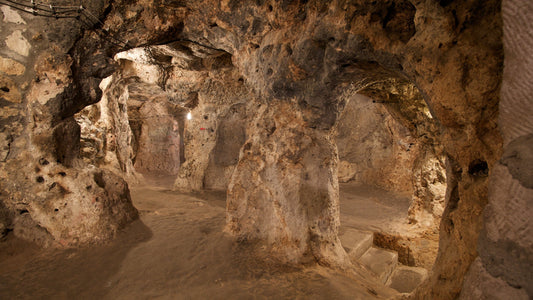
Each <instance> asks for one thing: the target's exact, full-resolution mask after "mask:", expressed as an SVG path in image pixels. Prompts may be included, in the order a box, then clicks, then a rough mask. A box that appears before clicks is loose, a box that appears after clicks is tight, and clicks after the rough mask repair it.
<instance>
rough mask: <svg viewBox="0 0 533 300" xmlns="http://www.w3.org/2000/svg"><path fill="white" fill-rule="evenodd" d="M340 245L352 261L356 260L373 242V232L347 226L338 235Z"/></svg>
mask: <svg viewBox="0 0 533 300" xmlns="http://www.w3.org/2000/svg"><path fill="white" fill-rule="evenodd" d="M339 238H340V240H341V243H342V246H343V247H344V250H346V253H348V255H349V256H350V259H351V260H352V261H355V260H358V259H359V257H361V255H363V254H364V253H365V252H366V251H367V250H368V249H370V247H372V243H373V234H372V232H368V231H361V230H357V229H353V228H347V229H346V230H345V231H344V232H342V235H340V236H339Z"/></svg>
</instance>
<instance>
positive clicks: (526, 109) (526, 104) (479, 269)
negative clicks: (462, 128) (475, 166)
mask: <svg viewBox="0 0 533 300" xmlns="http://www.w3.org/2000/svg"><path fill="white" fill-rule="evenodd" d="M502 16H503V33H504V36H503V43H504V51H505V60H504V70H503V80H502V88H501V101H500V105H499V106H500V114H499V117H498V124H499V126H500V131H501V133H502V137H503V155H502V157H501V158H500V160H499V161H498V162H497V163H496V164H495V166H494V168H493V171H492V173H491V174H490V176H489V182H490V183H489V184H490V187H489V196H488V205H487V206H486V208H485V209H484V212H483V229H482V231H481V233H480V237H479V240H478V249H479V253H478V254H479V257H478V258H477V259H476V260H475V263H474V264H472V266H471V267H470V270H469V271H468V274H467V277H466V279H465V283H464V287H463V292H462V294H461V296H462V298H463V299H468V298H470V297H472V295H475V296H476V297H478V298H490V297H494V296H495V295H497V297H501V299H504V298H507V299H511V298H512V299H531V297H533V284H532V283H533V277H532V272H531V269H532V268H533V250H532V249H533V225H532V222H531V220H532V219H533V208H532V207H533V184H532V183H533V173H532V170H533V168H532V167H533V166H532V160H533V156H532V153H533V138H532V137H533V123H532V120H531V115H532V113H533V105H532V104H533V102H532V99H531V96H530V95H531V93H532V92H533V84H532V81H531V80H532V74H531V68H532V67H533V58H532V56H531V54H530V51H531V49H532V47H533V25H532V24H533V4H532V3H531V2H530V1H503V3H502Z"/></svg>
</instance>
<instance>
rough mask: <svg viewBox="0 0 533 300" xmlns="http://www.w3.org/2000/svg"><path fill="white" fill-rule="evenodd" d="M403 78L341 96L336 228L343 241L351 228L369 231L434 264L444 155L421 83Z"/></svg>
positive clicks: (420, 262)
mask: <svg viewBox="0 0 533 300" xmlns="http://www.w3.org/2000/svg"><path fill="white" fill-rule="evenodd" d="M394 83H395V84H398V81H395V82H394ZM402 84H404V85H403V86H401V87H400V88H398V87H397V86H396V88H394V89H391V88H390V86H387V85H386V84H382V83H378V84H376V85H371V86H370V87H367V88H366V89H365V90H363V91H362V92H361V93H352V94H349V95H347V96H346V99H345V100H346V105H345V108H344V110H343V112H342V114H341V116H340V118H339V120H338V123H337V126H336V143H337V148H338V155H339V165H338V179H339V190H340V191H339V198H340V199H339V202H340V208H341V225H342V226H341V229H340V233H339V235H340V237H341V241H342V240H343V235H345V234H346V233H347V232H350V231H353V230H354V229H355V230H357V231H362V232H363V233H370V234H372V235H373V237H372V238H373V244H374V245H375V246H377V247H380V248H386V249H389V250H394V251H396V252H398V259H399V262H400V263H402V264H404V265H409V266H420V267H424V268H426V269H431V267H432V266H433V263H434V260H435V258H436V254H437V251H438V238H439V237H438V231H439V224H440V218H441V216H442V212H443V210H444V198H445V193H446V170H445V160H444V156H443V154H442V148H441V147H440V146H439V145H438V143H437V141H436V139H435V137H436V136H437V128H438V126H436V120H434V119H433V117H432V116H431V113H430V112H429V109H428V107H427V105H426V103H425V101H424V100H423V98H422V97H421V96H420V93H419V91H418V90H417V89H416V88H414V87H413V86H412V84H410V83H408V82H402ZM391 91H392V92H391ZM343 245H344V243H343Z"/></svg>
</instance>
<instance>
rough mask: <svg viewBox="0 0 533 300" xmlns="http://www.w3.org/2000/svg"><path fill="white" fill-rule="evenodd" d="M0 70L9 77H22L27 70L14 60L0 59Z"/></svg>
mask: <svg viewBox="0 0 533 300" xmlns="http://www.w3.org/2000/svg"><path fill="white" fill-rule="evenodd" d="M0 70H2V72H4V73H5V74H7V75H22V74H24V71H26V68H25V67H24V65H22V64H21V63H19V62H16V61H14V60H12V59H9V58H4V57H0Z"/></svg>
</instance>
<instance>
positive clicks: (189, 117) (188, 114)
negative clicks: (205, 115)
mask: <svg viewBox="0 0 533 300" xmlns="http://www.w3.org/2000/svg"><path fill="white" fill-rule="evenodd" d="M190 119H192V115H191V112H188V113H187V120H190Z"/></svg>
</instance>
